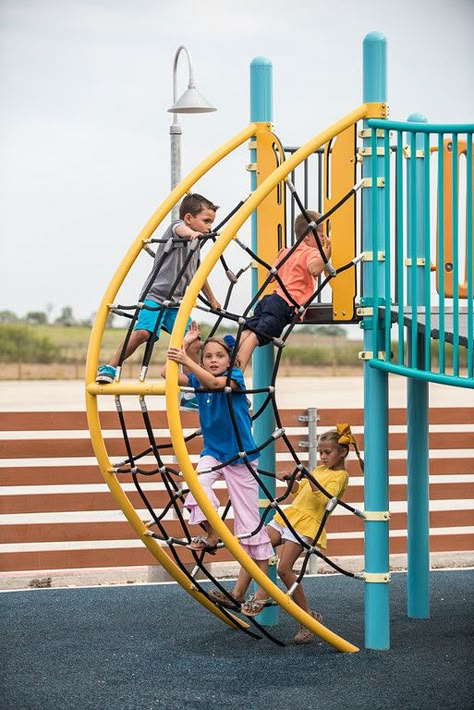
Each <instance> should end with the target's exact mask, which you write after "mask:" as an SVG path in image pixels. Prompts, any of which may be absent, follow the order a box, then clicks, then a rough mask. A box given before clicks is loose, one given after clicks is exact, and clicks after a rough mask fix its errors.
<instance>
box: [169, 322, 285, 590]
mask: <svg viewBox="0 0 474 710" xmlns="http://www.w3.org/2000/svg"><path fill="white" fill-rule="evenodd" d="M199 332H200V331H199V326H198V325H197V324H196V323H194V322H193V323H191V325H190V328H189V330H188V332H187V333H186V336H185V338H184V347H183V348H182V349H181V348H169V350H168V359H169V360H173V361H174V362H177V363H179V364H181V365H183V367H184V368H185V369H186V370H187V372H188V374H187V375H185V374H184V373H182V372H180V373H179V375H178V383H179V384H180V385H189V386H191V387H195V388H202V389H205V390H206V391H205V392H199V391H196V396H197V401H198V407H199V422H200V427H201V432H202V439H203V449H202V451H201V455H200V459H199V464H198V466H197V470H198V472H199V471H205V473H202V474H201V475H200V476H199V482H200V484H201V486H202V488H203V489H204V491H205V493H206V495H207V496H208V498H209V500H210V501H211V503H212V505H213V506H214V508H215V509H216V510H217V509H218V508H219V500H218V498H217V496H216V495H215V493H214V492H213V490H212V485H213V483H214V482H215V481H217V480H218V479H219V478H221V477H224V479H225V482H226V485H227V489H228V492H229V497H230V500H231V503H232V509H233V511H234V535H236V536H238V537H239V542H240V544H241V545H242V547H243V549H244V550H245V552H246V553H247V554H248V555H249V556H250V557H251V558H252V559H253V560H254V561H255V562H256V564H258V566H259V567H260V568H261V569H262V570H266V569H267V562H268V559H269V558H270V557H271V556H272V554H273V550H272V546H271V543H270V538H269V536H268V533H267V532H266V531H265V529H261V530H260V531H259V532H258V533H256V534H255V535H251V536H250V537H246V536H248V535H249V533H251V532H252V531H253V530H256V529H257V527H258V526H259V524H260V517H259V511H258V482H257V478H256V469H257V459H258V456H259V454H258V452H257V451H256V450H255V449H256V448H257V447H256V444H255V441H254V439H253V436H252V431H251V418H250V414H249V408H248V403H247V397H246V395H245V382H244V377H243V374H242V371H241V370H240V369H239V368H238V367H233V368H232V369H231V370H230V371H229V366H230V358H231V350H230V348H229V346H228V344H227V343H226V342H225V340H222V339H221V338H209V339H208V340H206V341H205V343H204V344H203V346H202V348H201V353H200V358H201V361H200V364H199V363H197V362H195V361H194V360H193V359H192V358H190V357H189V355H187V353H186V349H187V348H189V346H190V344H191V343H192V342H194V340H196V339H197V338H198V337H199ZM236 364H238V361H236ZM163 374H164V373H163ZM225 387H230V388H231V390H232V395H231V397H232V402H231V403H230V402H229V401H228V399H229V395H227V394H226V393H225V392H224V388H225ZM239 393H240V394H239ZM229 404H231V405H232V413H233V418H234V421H235V426H234V424H233V422H232V418H231V415H230V411H229ZM244 452H245V462H244V461H243V460H242V458H241V456H240V454H243V453H244ZM184 505H185V507H186V508H187V509H188V510H189V512H190V520H189V522H190V524H191V525H194V524H201V526H202V527H203V528H204V530H205V531H206V535H203V536H199V537H195V538H193V540H192V541H191V543H190V544H189V545H188V547H189V548H190V549H191V550H194V551H196V552H202V551H207V552H211V553H212V552H213V551H214V549H215V547H216V545H217V542H218V536H217V534H216V532H215V530H213V528H212V527H211V526H210V524H209V522H208V521H207V520H206V518H205V516H204V515H203V513H202V512H201V510H200V508H199V506H198V505H197V503H196V501H195V499H194V497H193V496H192V495H191V494H189V495H188V496H187V497H186V500H185V503H184ZM257 595H258V596H262V597H266V594H265V592H264V591H263V590H260V589H259V590H258V591H257ZM236 601H238V602H242V601H243V599H238V600H236Z"/></svg>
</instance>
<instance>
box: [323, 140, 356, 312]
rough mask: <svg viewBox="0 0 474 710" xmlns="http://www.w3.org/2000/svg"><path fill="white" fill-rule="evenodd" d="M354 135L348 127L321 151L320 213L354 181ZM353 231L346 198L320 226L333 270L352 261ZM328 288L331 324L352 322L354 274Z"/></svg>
mask: <svg viewBox="0 0 474 710" xmlns="http://www.w3.org/2000/svg"><path fill="white" fill-rule="evenodd" d="M354 131H355V129H354V126H349V128H346V130H344V131H342V132H341V133H340V134H339V135H338V136H337V137H336V138H335V139H333V140H332V141H330V142H329V143H327V144H326V145H325V147H324V157H323V186H324V203H323V205H324V208H323V211H324V213H326V212H327V211H328V210H330V209H331V207H333V206H334V205H335V204H336V203H337V202H338V201H339V200H340V199H341V198H342V197H344V195H345V194H347V193H348V192H349V191H350V190H352V188H353V187H354V184H355V179H356V156H355V132H354ZM355 229H356V219H355V200H354V198H350V199H348V200H347V201H346V202H345V203H344V204H343V205H342V206H341V207H340V208H339V209H338V210H336V212H335V213H334V214H333V215H332V216H331V217H330V219H329V220H328V222H327V223H326V224H325V225H324V232H325V233H330V237H331V244H332V254H331V261H332V264H333V266H334V267H335V268H336V269H337V268H338V267H340V266H343V265H344V264H347V263H348V262H349V261H351V259H353V258H354V257H355V242H356V239H355V234H356V233H355ZM330 285H331V288H332V311H333V318H334V320H336V321H346V320H352V318H354V316H355V298H356V286H357V283H356V270H355V269H347V270H346V271H343V272H342V273H340V274H338V275H337V276H336V278H335V279H332V280H331V281H330Z"/></svg>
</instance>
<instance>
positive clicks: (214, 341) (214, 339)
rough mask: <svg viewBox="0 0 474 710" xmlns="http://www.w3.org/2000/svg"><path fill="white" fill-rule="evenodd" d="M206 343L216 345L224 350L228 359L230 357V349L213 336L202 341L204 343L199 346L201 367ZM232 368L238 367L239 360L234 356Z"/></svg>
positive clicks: (221, 339) (222, 341)
mask: <svg viewBox="0 0 474 710" xmlns="http://www.w3.org/2000/svg"><path fill="white" fill-rule="evenodd" d="M208 343H217V345H220V346H221V348H224V350H225V351H226V353H227V354H228V355H229V357H232V352H233V351H232V349H231V348H230V347H229V346H228V345H227V343H226V342H225V340H224V339H223V338H218V337H216V336H213V337H211V338H207V340H205V341H204V343H203V344H202V345H201V354H200V359H201V365H202V360H203V356H204V349H205V347H206V345H207V344H208ZM234 367H240V360H239V358H238V356H237V355H236V356H235V359H234Z"/></svg>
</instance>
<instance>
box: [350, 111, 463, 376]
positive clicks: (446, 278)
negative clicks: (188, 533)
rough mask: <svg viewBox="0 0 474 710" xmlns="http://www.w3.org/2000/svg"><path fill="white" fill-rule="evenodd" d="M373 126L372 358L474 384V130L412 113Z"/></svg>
mask: <svg viewBox="0 0 474 710" xmlns="http://www.w3.org/2000/svg"><path fill="white" fill-rule="evenodd" d="M368 126H369V128H370V129H371V133H370V151H369V152H368V155H366V157H364V161H365V160H368V161H369V166H370V167H369V173H370V175H371V176H372V177H371V180H370V182H369V185H368V186H367V188H366V189H368V190H370V191H371V193H372V195H371V198H370V204H371V216H370V219H371V225H372V229H371V232H372V237H371V238H372V248H371V252H370V253H369V254H368V258H369V259H371V260H373V268H372V269H370V270H369V271H368V272H366V273H367V274H368V277H369V278H370V289H369V291H370V293H371V298H370V303H371V305H372V315H371V316H369V317H368V318H367V317H366V318H365V319H364V321H365V324H364V327H365V328H366V329H369V330H371V332H372V347H371V352H370V353H369V354H368V355H366V357H367V356H368V357H370V360H371V363H370V364H371V366H373V367H376V368H379V369H381V370H385V371H388V372H393V373H396V374H401V375H405V376H409V377H416V378H419V379H422V380H425V381H432V382H440V383H445V384H450V385H458V386H463V387H474V380H473V355H474V338H473V334H474V327H473V295H474V289H473V272H474V267H473V235H472V211H473V202H474V198H473V162H472V153H473V132H474V124H461V125H453V124H445V125H437V124H429V123H426V119H425V118H424V117H423V116H420V115H419V114H414V115H413V116H411V117H410V118H409V119H408V121H407V122H403V123H402V122H395V121H388V120H379V119H372V120H369V121H368ZM381 249H382V251H381ZM377 261H378V262H381V261H383V262H384V263H383V265H381V264H380V263H379V267H380V266H382V268H376V267H375V264H376V262H377ZM366 293H367V291H366Z"/></svg>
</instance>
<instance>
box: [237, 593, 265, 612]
mask: <svg viewBox="0 0 474 710" xmlns="http://www.w3.org/2000/svg"><path fill="white" fill-rule="evenodd" d="M271 601H272V600H271V597H267V598H266V599H256V598H255V594H253V595H252V596H251V597H249V598H248V599H247V601H245V602H244V603H243V604H242V606H241V607H240V611H241V612H242V614H245V616H257V614H260V612H261V611H262V610H263V609H264V608H265V607H266V606H268V605H269V604H270V603H271Z"/></svg>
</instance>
